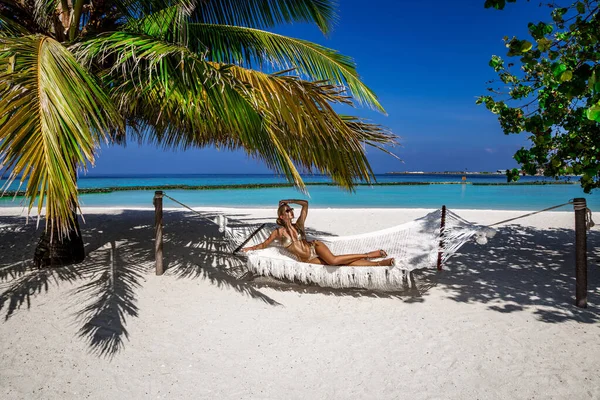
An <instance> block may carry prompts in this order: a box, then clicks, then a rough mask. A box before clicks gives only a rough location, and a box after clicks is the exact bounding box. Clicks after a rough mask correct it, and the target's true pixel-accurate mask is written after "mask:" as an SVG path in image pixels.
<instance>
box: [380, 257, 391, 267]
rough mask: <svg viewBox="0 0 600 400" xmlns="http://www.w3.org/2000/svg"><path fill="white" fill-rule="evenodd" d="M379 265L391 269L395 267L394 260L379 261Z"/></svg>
mask: <svg viewBox="0 0 600 400" xmlns="http://www.w3.org/2000/svg"><path fill="white" fill-rule="evenodd" d="M377 265H378V266H380V267H391V266H392V265H394V259H393V258H386V259H385V260H381V261H377Z"/></svg>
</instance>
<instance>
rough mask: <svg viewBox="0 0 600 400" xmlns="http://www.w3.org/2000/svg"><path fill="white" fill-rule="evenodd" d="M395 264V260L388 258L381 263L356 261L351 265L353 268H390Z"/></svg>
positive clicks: (363, 260)
mask: <svg viewBox="0 0 600 400" xmlns="http://www.w3.org/2000/svg"><path fill="white" fill-rule="evenodd" d="M393 263H394V259H393V258H386V259H385V260H381V261H371V260H365V259H362V260H356V261H354V262H352V263H350V264H348V265H349V266H351V267H390V266H391V265H392V264H393Z"/></svg>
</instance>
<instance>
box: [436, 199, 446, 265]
mask: <svg viewBox="0 0 600 400" xmlns="http://www.w3.org/2000/svg"><path fill="white" fill-rule="evenodd" d="M445 227H446V206H442V220H441V222H440V247H439V249H438V259H437V269H438V271H441V270H442V255H443V253H444V228H445Z"/></svg>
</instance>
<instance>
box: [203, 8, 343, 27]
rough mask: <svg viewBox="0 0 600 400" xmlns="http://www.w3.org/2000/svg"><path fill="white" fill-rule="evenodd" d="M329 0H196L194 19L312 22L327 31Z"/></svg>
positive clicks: (331, 10)
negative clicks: (197, 2) (197, 0)
mask: <svg viewBox="0 0 600 400" xmlns="http://www.w3.org/2000/svg"><path fill="white" fill-rule="evenodd" d="M335 8H336V2H335V1H333V0H199V4H198V7H197V8H196V10H195V12H194V14H193V16H194V18H195V22H202V23H210V24H225V25H239V26H247V27H252V28H258V29H264V28H271V27H274V26H276V25H280V24H283V23H293V22H305V23H314V24H316V25H317V26H318V27H319V29H320V30H321V32H323V33H324V34H328V33H329V32H330V31H331V29H332V27H333V25H334V24H335V22H336V19H337V16H336V13H335Z"/></svg>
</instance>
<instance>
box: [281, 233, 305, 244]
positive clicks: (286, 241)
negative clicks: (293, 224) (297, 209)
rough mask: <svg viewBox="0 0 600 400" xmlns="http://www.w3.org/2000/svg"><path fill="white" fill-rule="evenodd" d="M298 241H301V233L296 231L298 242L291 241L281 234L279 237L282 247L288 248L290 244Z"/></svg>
mask: <svg viewBox="0 0 600 400" xmlns="http://www.w3.org/2000/svg"><path fill="white" fill-rule="evenodd" d="M299 240H302V233H300V231H298V240H292V239H290V238H289V237H287V236H285V235H283V234H282V235H281V245H282V246H283V247H290V246H291V245H292V243H294V242H297V241H299Z"/></svg>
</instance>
